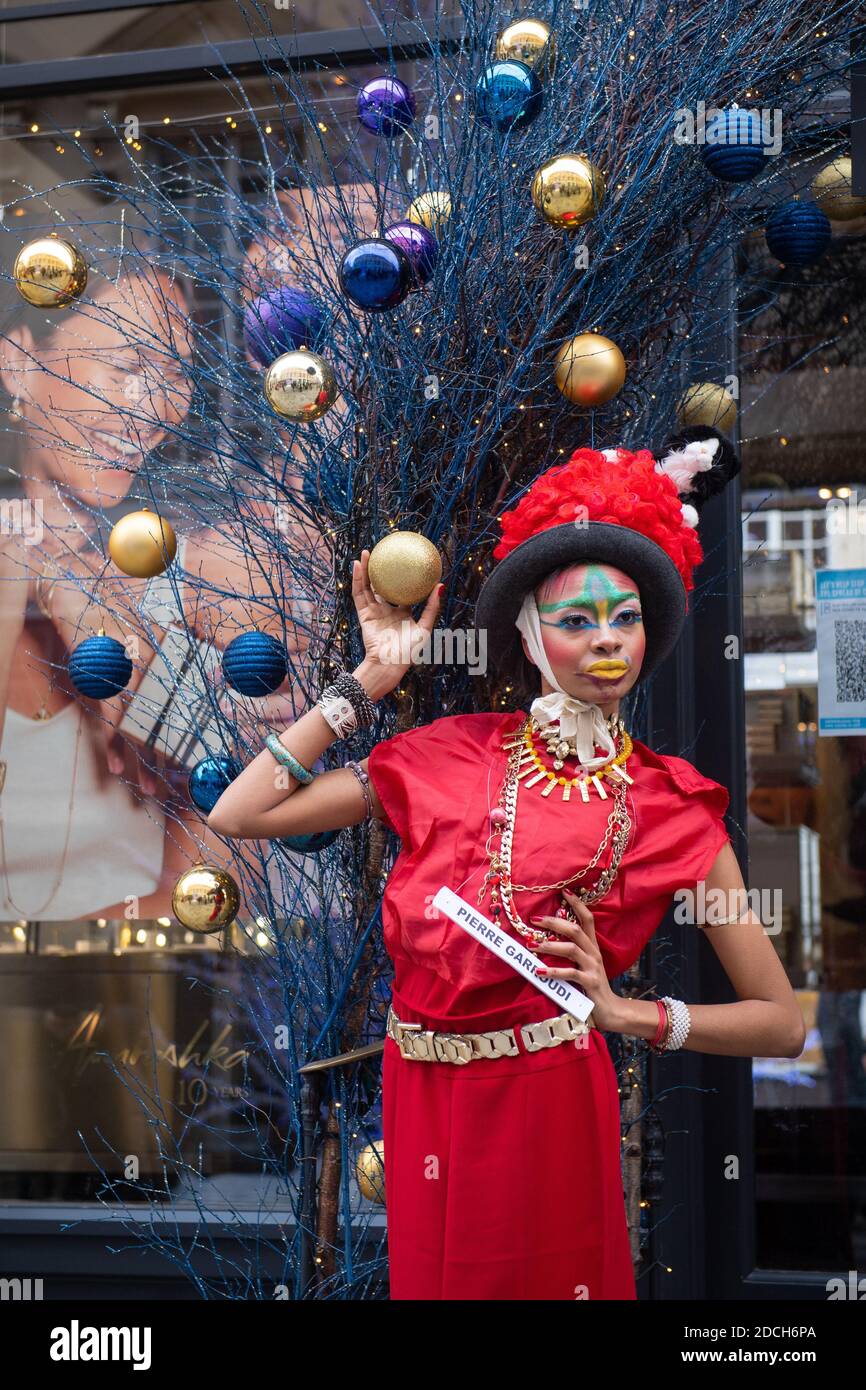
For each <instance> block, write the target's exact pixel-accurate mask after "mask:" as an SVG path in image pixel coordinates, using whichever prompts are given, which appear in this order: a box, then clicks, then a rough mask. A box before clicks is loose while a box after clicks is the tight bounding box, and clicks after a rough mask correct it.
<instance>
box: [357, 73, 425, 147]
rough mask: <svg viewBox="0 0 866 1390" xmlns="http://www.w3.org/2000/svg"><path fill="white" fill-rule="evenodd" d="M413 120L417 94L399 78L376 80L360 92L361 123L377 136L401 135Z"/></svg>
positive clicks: (359, 115) (372, 79)
mask: <svg viewBox="0 0 866 1390" xmlns="http://www.w3.org/2000/svg"><path fill="white" fill-rule="evenodd" d="M414 119H415V97H414V94H413V93H412V91H411V89H410V88H409V87H407V86H406V83H405V82H401V81H400V78H399V77H373V78H371V79H370V81H369V82H365V83H364V85H363V87H362V88H361V90H360V92H359V93H358V120H359V121H360V122H361V125H362V126H364V127H365V129H367V130H371V131H372V132H373V134H374V135H387V136H391V135H399V134H400V132H401V131H403V130H408V129H409V127H410V126H411V124H412V122H413V121H414Z"/></svg>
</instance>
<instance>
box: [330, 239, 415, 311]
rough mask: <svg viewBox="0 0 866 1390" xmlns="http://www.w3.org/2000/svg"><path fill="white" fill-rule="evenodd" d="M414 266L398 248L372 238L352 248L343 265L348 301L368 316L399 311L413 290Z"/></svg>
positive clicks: (344, 284)
mask: <svg viewBox="0 0 866 1390" xmlns="http://www.w3.org/2000/svg"><path fill="white" fill-rule="evenodd" d="M412 278H413V276H412V266H411V264H410V262H409V260H408V258H407V257H406V256H405V255H404V254H403V252H402V251H401V250H400V248H399V246H393V245H392V244H391V242H390V241H384V240H380V239H379V238H378V237H373V238H371V239H370V240H369V241H359V242H358V244H357V246H351V247H350V248H349V250H348V251H347V252H346V254H345V255H344V256H343V259H342V261H341V262H340V285H341V286H342V289H343V293H344V294H345V295H346V297H347V299H351V301H352V303H353V304H357V306H358V308H359V309H366V310H367V312H368V313H378V312H379V311H380V310H382V309H396V307H397V305H398V304H402V303H403V300H404V299H405V298H406V296H407V294H408V293H409V291H410V289H411V288H412Z"/></svg>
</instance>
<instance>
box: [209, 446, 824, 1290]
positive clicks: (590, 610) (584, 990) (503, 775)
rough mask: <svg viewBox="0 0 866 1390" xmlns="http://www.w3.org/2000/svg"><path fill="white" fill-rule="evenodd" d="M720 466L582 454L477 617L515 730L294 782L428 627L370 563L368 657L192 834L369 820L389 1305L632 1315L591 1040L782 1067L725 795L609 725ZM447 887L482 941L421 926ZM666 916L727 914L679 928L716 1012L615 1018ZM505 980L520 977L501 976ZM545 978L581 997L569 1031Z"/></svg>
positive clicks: (785, 1006)
mask: <svg viewBox="0 0 866 1390" xmlns="http://www.w3.org/2000/svg"><path fill="white" fill-rule="evenodd" d="M738 466H739V465H738V461H737V459H736V456H735V455H734V454H733V451H732V450H731V449H730V446H729V445H728V444H727V443H726V441H725V440H724V439H723V438H722V436H721V435H719V434H718V433H717V432H716V431H714V430H703V429H699V428H695V429H690V430H686V431H685V432H684V433H683V434H682V435H681V436H679V437H678V438H677V439H676V440H674V441H672V443H671V445H670V446H669V447H668V449H667V450H666V451H665V452H664V454H663V456H662V457H660V458H656V457H655V456H654V455H653V454H652V453H651V452H650V451H649V450H642V451H640V452H637V453H630V452H629V451H627V450H624V449H609V450H604V451H595V450H591V449H578V450H576V452H575V453H574V454H573V455H572V457H571V458H570V459H569V460H568V462H567V463H565V464H563V465H561V466H558V467H555V468H552V469H550V470H549V471H548V472H546V473H544V474H542V476H541V477H539V478H538V479H537V480H536V482H535V483H534V484H533V485H532V486H531V487H530V488H529V489H528V490H527V491H526V492H525V493H524V495H523V496H522V497H521V498H520V500H519V501H518V502H517V504H516V506H514V507H512V508H511V509H510V510H509V511H507V512H505V514H504V515H503V517H502V518H501V525H502V538H501V540H500V542H499V544H498V546H497V547H496V549H495V551H494V558H495V559H496V560H497V562H498V563H497V564H496V565H495V567H494V568H493V570H492V572H491V574H490V575H489V577H488V578H487V580H486V581H485V584H484V586H483V588H482V591H481V594H480V597H479V600H478V606H477V611H476V626H477V627H478V629H479V630H480V631H481V632H482V633H483V634H484V635H485V636H486V641H487V651H488V655H489V656H490V658H491V659H492V660H493V662H494V663H495V664H496V666H497V667H498V668H499V669H500V671H501V672H503V673H504V674H507V675H508V676H509V677H510V679H511V680H512V682H513V683H516V684H519V683H521V682H523V681H528V680H529V679H530V678H531V676H532V674H533V673H534V674H535V678H536V680H537V682H538V687H537V688H538V693H537V694H536V695H535V697H534V698H530V699H529V700H528V701H527V703H528V705H529V708H528V709H525V710H524V709H520V710H518V711H517V712H516V713H508V714H504V713H501V712H495V713H481V714H470V715H451V716H444V717H442V718H440V719H435V720H433V721H432V723H430V724H428V725H427V726H425V727H422V728H418V729H412V730H409V731H406V732H404V733H400V734H397V735H396V736H395V737H394V738H391V739H388V740H386V741H384V742H381V743H379V744H377V745H376V746H375V747H374V748H373V751H372V753H371V754H370V756H369V758H367V759H365V760H364V761H363V763H360V764H354V765H352V766H347V767H346V768H344V769H339V770H335V771H332V772H328V773H325V774H323V775H320V776H317V777H316V778H315V779H314V780H312V781H309V779H308V777H307V772H306V769H308V768H309V767H310V766H311V764H312V763H313V762H314V761H315V760H316V758H318V757H319V756H320V754H321V752H322V750H323V749H324V748H325V747H327V746H329V745H330V744H331V743H332V742H333V741H334V737H335V734H337V735H338V736H340V737H343V736H345V733H346V732H347V731H350V730H351V729H352V728H354V727H357V723H358V722H364V720H365V718H366V717H368V714H369V711H368V709H367V702H368V701H373V700H376V699H379V698H381V696H382V695H383V693H385V692H387V691H390V690H393V689H394V688H395V687H396V685H397V684H398V683H399V681H400V680H401V679H402V676H403V675H404V673H405V670H406V669H407V668H406V666H405V665H399V664H397V665H395V664H393V661H394V654H395V646H394V642H393V637H394V634H395V633H396V632H399V631H400V628H401V624H403V623H408V624H409V637H410V643H409V645H410V646H412V645H414V641H415V640H416V639H422V640H423V638H424V636H425V634H427V633H429V632H430V631H431V630H432V627H433V624H434V623H435V620H436V616H437V613H438V606H439V596H438V593H437V592H435V591H434V593H433V594H431V596H430V598H429V599H428V600H427V603H426V605H425V607H424V610H423V612H422V614H421V616H420V617H419V618H418V619H417V620H416V619H413V617H412V613H411V610H410V609H405V608H396V607H392V606H391V605H389V604H386V603H385V602H383V601H382V600H381V599H380V598H379V597H378V596H377V595H376V594H375V592H374V591H373V590H372V589H371V587H370V583H369V575H368V569H367V561H368V552H367V551H364V552H363V553H362V556H361V559H360V561H356V562H355V563H354V567H353V589H354V597H355V603H356V608H357V611H358V616H359V620H360V623H361V629H362V634H363V637H364V644H365V650H366V655H365V658H364V660H363V661H362V662H361V664H360V665H359V666H358V668H357V669H356V671H355V672H354V677H345V678H344V681H343V683H342V698H343V713H342V719H341V718H340V717H337V716H335V696H334V694H333V693H332V692H330V691H326V692H324V694H323V696H322V698H321V699H320V702H319V704H318V705H317V706H316V707H315V708H314V709H312V710H310V711H309V712H308V713H307V714H305V715H304V716H303V718H302V719H300V720H298V722H297V723H296V724H294V725H292V726H291V727H290V728H288V729H286V730H285V731H284V732H283V733H282V734H281V735H280V736H279V743H278V744H277V745H275V746H274V747H273V748H268V749H267V750H266V751H264V752H263V753H262V754H261V755H260V756H259V757H258V758H257V759H255V761H254V762H253V763H251V764H250V766H249V767H248V768H247V769H246V770H245V772H244V773H243V774H242V775H241V776H240V777H239V778H238V780H237V781H236V782H234V783H233V784H232V786H231V787H230V788H229V789H228V791H227V792H226V793H225V794H224V796H223V798H222V799H221V801H220V802H219V803H218V804H217V806H216V807H215V809H214V811H213V813H212V815H211V818H210V823H211V825H212V827H214V828H215V829H217V830H221V831H223V833H225V834H228V835H233V836H240V837H243V836H271V835H285V834H296V833H298V832H302V831H314V830H323V829H326V828H328V827H333V826H337V825H352V824H355V823H356V822H358V821H360V820H362V819H364V818H365V815H366V816H369V815H372V816H375V817H376V818H378V819H379V820H381V821H383V822H384V823H385V824H386V825H388V826H389V827H390V828H391V829H393V830H394V831H396V833H397V834H398V835H399V837H400V839H401V841H402V851H401V853H400V855H399V856H398V858H397V861H396V863H395V865H394V868H393V870H392V872H391V875H390V878H389V880H388V885H387V889H386V891H385V895H384V899H383V904H382V912H383V922H384V932H385V942H386V945H387V948H388V951H389V954H390V956H391V958H392V960H393V962H394V972H395V974H394V989H393V996H392V1005H391V1010H390V1012H389V1018H388V1025H387V1037H386V1041H385V1052H384V1064H383V1115H384V1139H385V1167H386V1200H387V1211H388V1251H389V1262H390V1277H391V1296H392V1298H396V1299H449V1300H462V1299H510V1300H522V1299H555V1300H559V1299H583V1298H588V1299H634V1298H635V1297H636V1289H635V1281H634V1274H633V1265H632V1255H631V1248H630V1241H629V1232H628V1229H627V1225H626V1215H625V1206H624V1201H623V1187H622V1175H621V1158H620V1149H621V1138H620V1110H619V1096H618V1089H617V1080H616V1074H615V1071H614V1068H613V1063H612V1061H611V1058H610V1055H609V1053H608V1049H607V1044H606V1042H605V1040H604V1037H603V1032H610V1033H621V1034H625V1035H628V1036H631V1037H640V1038H644V1039H646V1040H647V1042H648V1043H649V1044H650V1045H651V1046H652V1047H654V1048H655V1049H656V1051H658V1052H670V1051H673V1050H675V1049H677V1048H680V1047H685V1048H689V1049H693V1050H697V1051H704V1052H713V1053H722V1054H726V1055H729V1056H755V1055H760V1056H790V1057H796V1056H798V1055H799V1053H800V1051H801V1050H802V1047H803V1043H804V1025H803V1019H802V1015H801V1013H800V1010H799V1008H798V1005H797V1003H796V999H795V996H794V994H793V991H792V989H791V987H790V984H789V982H788V980H787V978H786V976H785V973H784V970H783V969H782V966H781V964H780V962H779V960H778V957H777V955H776V952H775V950H774V949H773V947H772V945H771V943H770V942H769V941H768V940H767V937H766V935H765V933H764V931H763V928H762V926H761V924H760V922H759V921H758V920H757V918H755V917H754V916H753V914H752V913H751V912H749V911H746V912H743V911H742V907H741V904H742V902H743V901H744V898H743V897H742V896H741V895H742V894H743V893H744V884H743V879H742V876H741V873H740V870H739V866H738V863H737V860H736V858H735V856H734V852H733V849H732V846H731V844H730V842H729V839H728V834H727V831H726V828H725V824H724V820H723V816H724V813H725V811H726V809H727V805H728V793H727V791H726V790H725V788H724V787H722V786H721V785H719V784H718V783H716V782H713V781H711V780H710V779H709V778H706V777H704V776H702V775H701V773H700V772H698V771H697V770H696V769H695V768H694V767H693V766H692V765H691V764H690V763H688V762H686V761H685V760H684V759H682V758H679V757H672V756H662V755H659V754H656V753H654V752H653V751H652V750H651V749H649V748H648V747H646V745H644V744H642V743H640V742H638V741H637V740H633V739H632V738H631V737H630V736H629V733H628V731H627V729H626V728H625V724H624V721H623V719H622V718H621V708H622V703H621V702H622V701H623V698H624V697H625V696H626V695H627V693H628V692H629V691H630V690H631V689H633V687H634V686H635V685H636V683H637V682H638V681H640V680H643V679H645V678H646V677H647V676H648V675H649V674H651V672H652V671H654V670H655V669H656V668H657V667H658V665H659V664H660V662H662V661H663V660H664V658H665V657H666V656H667V655H668V654H669V653H670V652H671V651H672V649H673V647H674V645H675V644H676V641H677V638H678V636H679V633H680V631H681V628H682V624H683V621H684V618H685V614H686V606H687V596H688V592H689V591H690V590H691V589H692V588H693V578H692V574H693V570H694V569H695V567H696V566H697V565H698V564H700V562H701V560H702V558H703V552H702V550H701V546H700V542H699V540H698V537H697V532H696V524H697V520H698V514H697V508H698V507H699V506H700V505H701V504H702V503H703V501H704V500H706V498H707V497H709V496H710V495H712V493H714V492H718V491H720V490H721V488H723V487H724V486H725V484H726V483H727V482H728V481H729V480H730V478H731V477H732V476H733V475H734V474H735V472H736V471H737V468H738ZM440 587H441V586H440ZM404 650H405V649H404ZM346 702H348V704H349V705H350V706H351V707H352V708H351V710H349V711H348V712H347V709H346ZM353 713H354V718H352V714H353ZM279 745H282V747H280V746H279ZM275 758H276V760H277V761H279V762H285V763H286V765H287V766H289V767H290V768H291V767H292V766H293V767H294V774H296V775H297V779H298V780H295V777H294V774H293V776H292V778H291V779H290V784H291V790H290V792H289V794H288V795H287V794H286V793H285V792H284V791H282V792H280V791H275V787H274V776H273V767H274V759H275ZM365 773H366V774H367V776H366V777H365V776H364V774H365ZM443 887H445V888H448V889H451V890H452V892H453V893H454V894H456V895H458V897H459V898H460V899H462V900H463V902H464V903H466V904H468V906H469V908H470V909H471V910H472V911H473V912H478V913H481V914H483V915H484V917H485V918H487V919H488V920H489V921H490V922H491V923H492V924H493V925H494V927H495V929H496V930H495V931H492V932H488V931H487V929H486V928H485V929H484V932H483V935H484V937H485V939H481V934H479V935H476V934H470V933H468V932H467V931H465V930H463V929H462V928H461V926H459V925H457V924H456V923H455V922H454V921H453V920H452V919H451V918H450V917H449V916H448V914H447V913H446V912H445V911H443V910H441V909H440V907H439V906H437V905H435V904H434V898H435V897H436V895H437V894H438V892H439V890H440V889H442V888H443ZM701 889H703V892H704V896H703V897H702V896H701ZM679 890H690V891H691V892H692V893H693V894H694V895H695V896H694V901H695V902H696V903H698V904H700V903H703V902H705V901H711V902H718V898H719V894H718V893H715V894H713V893H712V890H720V893H721V897H722V899H723V901H725V902H728V903H730V904H731V907H730V910H729V911H726V912H722V913H719V912H716V914H715V919H714V918H713V917H711V916H710V914H706V915H704V914H703V912H702V910H701V908H700V907H698V908H697V910H696V918H695V920H696V921H697V922H698V923H699V924H700V925H706V926H708V927H710V926H711V927H713V930H712V931H711V932H710V933H709V940H710V942H711V944H712V945H713V947H714V948H715V950H716V952H717V953H718V956H719V958H720V960H721V962H722V965H723V966H724V968H725V970H726V972H727V974H728V977H729V979H730V980H731V983H732V984H733V986H734V989H735V991H736V994H737V1002H736V1003H734V1004H713V1005H704V1004H700V1003H694V1002H689V1003H686V1002H685V1001H684V1000H680V999H672V998H666V999H664V1000H650V999H640V1000H634V999H626V998H623V997H621V996H620V995H619V994H617V993H616V992H615V991H614V990H613V988H612V986H611V983H610V982H611V980H613V979H615V978H616V977H617V976H619V975H620V974H621V973H622V972H623V971H625V970H626V969H627V968H628V967H629V966H630V965H632V964H633V962H634V961H636V960H637V959H638V957H639V955H640V953H641V951H642V949H643V947H644V946H645V945H646V943H647V941H648V940H649V938H650V937H651V936H652V935H653V933H654V931H655V930H656V928H657V927H658V926H659V924H660V923H661V921H662V919H663V917H664V916H665V913H666V912H667V910H668V908H669V907H670V905H671V902H672V899H673V896H674V894H675V893H677V892H678V891H679ZM482 925H483V924H482ZM490 936H493V937H497V938H498V939H500V940H501V943H502V946H503V951H502V952H501V953H497V952H495V951H493V950H492V949H489V944H488V941H489V937H490ZM518 956H520V957H521V958H523V959H524V960H529V961H531V962H533V965H534V968H535V971H536V976H535V978H527V976H526V975H525V974H522V973H518V972H517V971H516V970H515V969H514V968H513V962H514V960H515V959H516V958H517V957H518ZM539 976H543V977H544V978H545V979H546V980H547V981H548V982H553V985H554V987H555V986H557V985H558V984H560V983H562V984H567V985H568V986H569V987H570V988H572V989H574V990H575V991H576V994H575V995H574V996H569V1005H568V1007H566V1008H562V1007H560V1008H557V1007H556V1006H554V1004H553V1001H552V996H551V995H550V994H545V993H543V992H542V991H541V990H540V989H539V987H538V984H537V983H536V982H535V979H537V978H539ZM560 997H561V996H560Z"/></svg>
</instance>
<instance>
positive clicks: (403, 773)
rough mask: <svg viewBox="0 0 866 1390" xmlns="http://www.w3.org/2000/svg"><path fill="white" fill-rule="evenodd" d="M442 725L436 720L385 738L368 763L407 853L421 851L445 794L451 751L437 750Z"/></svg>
mask: <svg viewBox="0 0 866 1390" xmlns="http://www.w3.org/2000/svg"><path fill="white" fill-rule="evenodd" d="M440 722H441V721H439V720H434V721H433V723H432V724H422V725H421V726H420V727H418V728H417V729H406V730H405V731H404V732H403V733H401V734H394V736H393V737H392V738H387V739H383V741H382V742H381V743H377V744H375V746H374V747H373V749H372V751H371V753H370V755H369V758H368V760H367V770H368V772H369V775H370V779H371V781H372V783H373V786H374V787H375V789H376V793H377V795H378V797H379V800H380V802H381V803H382V809H383V810H384V812H385V823H386V825H388V826H389V827H390V829H391V830H393V831H395V832H396V833H397V835H399V837H400V839H401V840H402V842H403V848H404V850H409V851H411V850H414V849H417V848H418V846H419V845H420V844H421V843H422V842H423V840H424V837H425V836H426V834H427V832H428V830H429V829H430V826H431V824H432V822H433V819H434V817H435V814H436V805H437V802H438V801H439V800H440V799H441V797H442V795H443V768H444V764H445V763H446V762H447V748H445V747H442V748H439V749H438V750H437V749H436V748H435V747H434V745H435V744H436V725H437V724H439V723H440ZM431 731H432V732H431ZM437 752H438V756H437Z"/></svg>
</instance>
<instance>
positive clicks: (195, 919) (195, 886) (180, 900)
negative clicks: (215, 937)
mask: <svg viewBox="0 0 866 1390" xmlns="http://www.w3.org/2000/svg"><path fill="white" fill-rule="evenodd" d="M240 905H241V897H240V893H239V892H238V886H237V884H236V883H235V881H234V879H233V878H232V876H231V874H229V873H226V871H225V869H219V868H217V867H216V866H215V865H213V864H193V865H192V867H191V868H189V869H186V870H185V871H184V872H183V873H182V874H181V876H180V878H179V879H178V880H177V883H176V884H175V885H174V891H173V892H172V895H171V910H172V912H173V913H174V915H175V917H176V918H177V920H178V921H179V922H180V924H181V926H182V927H186V928H187V930H188V931H198V932H212V931H220V930H221V929H222V928H223V927H226V926H228V924H229V922H233V921H234V920H235V918H236V917H237V915H238V909H239V908H240Z"/></svg>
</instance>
